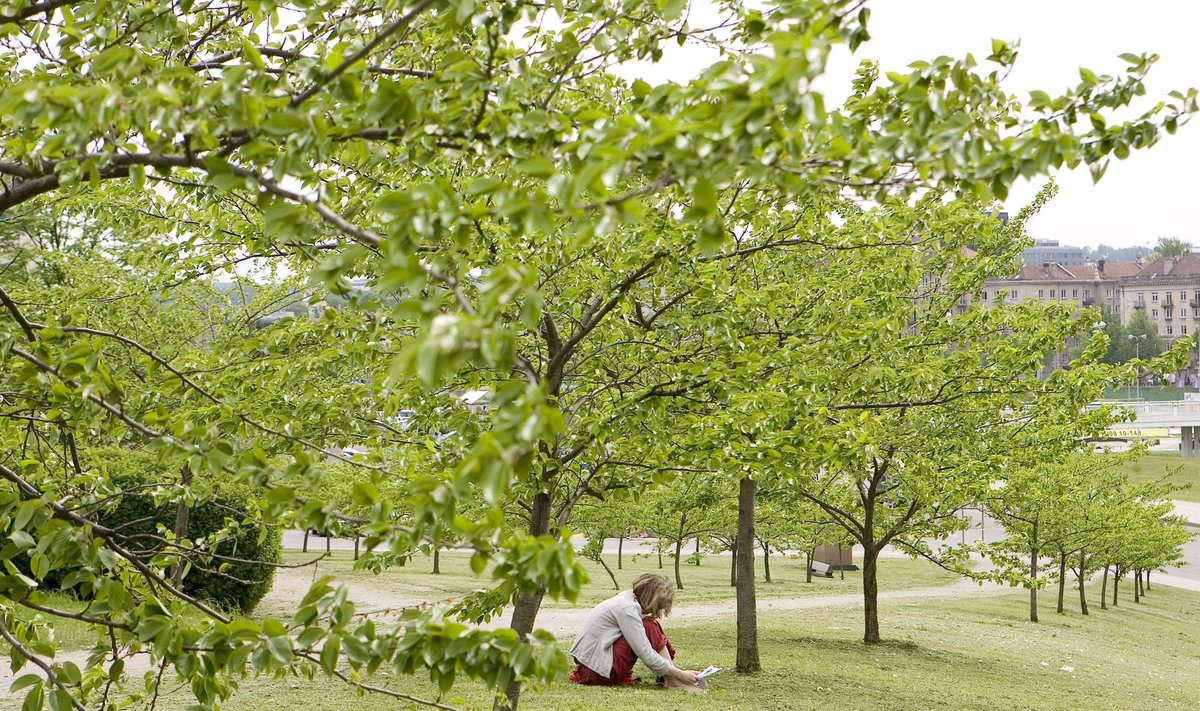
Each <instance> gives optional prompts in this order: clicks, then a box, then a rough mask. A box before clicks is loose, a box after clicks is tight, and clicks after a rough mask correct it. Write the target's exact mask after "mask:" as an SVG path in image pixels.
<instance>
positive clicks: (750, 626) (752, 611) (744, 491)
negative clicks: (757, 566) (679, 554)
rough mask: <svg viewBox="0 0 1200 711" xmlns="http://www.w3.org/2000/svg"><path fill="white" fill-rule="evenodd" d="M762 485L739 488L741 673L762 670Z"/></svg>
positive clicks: (744, 482)
mask: <svg viewBox="0 0 1200 711" xmlns="http://www.w3.org/2000/svg"><path fill="white" fill-rule="evenodd" d="M757 490H758V482H756V481H755V480H754V479H751V478H750V477H742V480H741V483H740V485H739V487H738V535H737V671H738V673H739V674H749V673H752V672H757V671H760V670H761V669H762V663H761V662H760V661H759V658H758V609H757V603H756V601H755V598H754V498H755V494H756V492H757Z"/></svg>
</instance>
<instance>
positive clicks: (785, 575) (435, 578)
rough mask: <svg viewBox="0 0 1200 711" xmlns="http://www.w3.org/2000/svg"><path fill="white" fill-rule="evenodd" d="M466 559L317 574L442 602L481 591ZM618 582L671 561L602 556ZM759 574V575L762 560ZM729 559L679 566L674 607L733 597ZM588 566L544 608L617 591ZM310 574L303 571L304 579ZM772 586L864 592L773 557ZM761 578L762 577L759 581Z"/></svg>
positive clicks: (932, 576)
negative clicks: (562, 597) (570, 592)
mask: <svg viewBox="0 0 1200 711" xmlns="http://www.w3.org/2000/svg"><path fill="white" fill-rule="evenodd" d="M284 557H285V559H286V560H287V562H289V563H296V562H300V561H302V560H311V559H312V558H313V556H312V555H311V554H310V555H308V556H305V554H302V553H299V552H296V551H288V552H285V554H284ZM469 560H470V557H469V556H468V555H466V554H464V553H459V552H446V553H443V554H442V556H441V571H442V572H441V574H439V575H432V574H430V573H429V571H430V570H431V569H432V563H431V562H430V560H429V559H427V558H416V559H414V560H413V561H412V562H410V563H409V564H408V565H406V566H405V567H403V568H393V569H390V570H387V571H384V572H383V573H381V574H380V575H374V574H372V573H369V572H363V571H356V570H353V562H352V560H351V558H350V556H349V554H348V553H347V552H345V551H334V554H333V556H332V557H331V558H327V559H324V560H322V561H320V563H319V568H318V570H317V573H318V575H334V576H336V577H338V578H339V579H341V580H345V581H347V582H352V583H353V584H355V585H357V586H362V587H370V588H377V589H381V590H387V591H389V592H391V593H392V594H395V595H397V596H400V597H412V598H420V599H424V600H429V601H435V600H442V599H445V598H447V597H459V596H462V595H464V594H466V593H468V592H470V591H472V590H476V589H478V588H481V587H485V586H486V585H487V584H488V583H489V581H490V578H489V577H487V576H488V573H485V576H484V577H482V578H477V577H475V576H474V575H473V574H472V573H471V572H470V568H469V566H468V561H469ZM605 560H606V561H607V562H608V565H609V567H610V568H612V570H613V573H614V574H615V575H616V577H617V581H618V582H619V583H620V584H621V585H622V589H626V588H628V587H629V585H630V584H631V583H632V582H633V579H634V578H636V577H637V576H638V575H640V574H642V573H660V574H662V575H665V576H667V578H668V579H670V580H671V581H672V582H674V579H675V578H674V575H675V573H674V569H673V567H672V560H671V559H670V558H664V561H663V564H664V567H663V569H662V570H659V568H658V561H657V559H656V558H652V557H645V556H642V557H638V558H637V559H632V556H628V555H626V556H625V558H624V568H623V569H622V570H618V569H617V563H616V556H605ZM758 560H759V566H760V567H759V570H760V572H761V556H759V558H758ZM729 561H730V558H729V556H712V557H706V558H705V559H704V560H703V562H702V563H701V564H700V565H699V566H695V565H687V564H684V565H683V566H681V570H680V577H682V578H683V584H684V589H683V590H680V591H678V592H677V593H676V598H675V600H676V603H677V604H679V605H689V604H700V603H705V602H714V601H718V600H728V599H730V598H731V597H733V588H732V587H730V585H729ZM581 562H583V564H584V567H585V568H587V571H588V575H589V576H590V578H591V580H590V582H589V583H588V584H587V585H586V586H585V587H584V590H583V593H582V594H581V595H580V597H579V600H578V601H577V602H575V603H570V602H567V601H555V600H551V599H549V598H547V599H546V601H545V602H544V603H543V605H544V606H545V607H547V608H568V607H589V608H590V607H592V606H594V605H595V604H596V603H598V602H600V601H601V600H604V599H607V598H609V597H611V596H612V595H614V594H615V593H616V590H615V589H614V588H613V585H612V580H611V579H610V578H609V577H608V574H607V573H605V572H604V570H603V569H602V568H601V567H600V566H599V565H598V564H596V563H593V562H592V561H589V560H583V559H581ZM879 574H880V579H881V580H883V581H886V582H885V584H886V585H888V586H889V589H893V590H896V589H901V588H918V587H930V586H938V585H948V584H950V583H952V582H954V580H955V579H956V578H955V576H954V575H952V574H950V573H947V572H945V571H943V570H941V569H939V568H937V567H934V566H932V565H928V564H926V563H921V562H916V561H912V560H908V559H884V560H881V561H880V573H879ZM311 575H312V573H310V572H307V569H306V572H305V576H306V577H310V576H311ZM771 579H772V580H773V581H774V582H772V583H770V584H767V583H760V587H759V590H758V597H759V598H766V599H769V598H782V597H787V598H794V597H807V596H810V595H833V594H838V593H855V592H859V591H861V590H862V578H861V577H860V576H859V575H858V574H857V573H856V572H853V571H851V572H848V573H847V574H846V577H845V580H843V579H841V577H839V576H838V574H836V573H835V574H834V577H833V578H814V579H813V582H812V583H811V584H808V583H805V582H804V565H803V562H801V561H798V560H796V559H793V558H783V557H781V556H775V555H773V556H771ZM760 580H761V577H760Z"/></svg>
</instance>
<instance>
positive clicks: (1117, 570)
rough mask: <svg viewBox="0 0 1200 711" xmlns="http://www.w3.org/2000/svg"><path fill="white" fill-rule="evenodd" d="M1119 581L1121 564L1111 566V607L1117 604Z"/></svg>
mask: <svg viewBox="0 0 1200 711" xmlns="http://www.w3.org/2000/svg"><path fill="white" fill-rule="evenodd" d="M1120 583H1121V566H1120V565H1115V566H1113V607H1116V606H1117V585H1119V584H1120Z"/></svg>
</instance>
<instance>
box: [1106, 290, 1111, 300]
mask: <svg viewBox="0 0 1200 711" xmlns="http://www.w3.org/2000/svg"><path fill="white" fill-rule="evenodd" d="M1104 298H1106V299H1111V298H1112V289H1105V290H1104Z"/></svg>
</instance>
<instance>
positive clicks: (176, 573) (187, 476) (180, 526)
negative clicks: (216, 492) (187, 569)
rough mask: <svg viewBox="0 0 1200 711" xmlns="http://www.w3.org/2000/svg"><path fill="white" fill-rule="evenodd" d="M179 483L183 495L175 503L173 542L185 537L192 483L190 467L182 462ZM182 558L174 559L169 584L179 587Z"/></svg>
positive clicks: (182, 566) (181, 579)
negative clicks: (188, 496)
mask: <svg viewBox="0 0 1200 711" xmlns="http://www.w3.org/2000/svg"><path fill="white" fill-rule="evenodd" d="M179 483H180V484H182V485H183V488H184V490H185V491H184V496H183V498H181V499H180V500H179V503H178V504H176V505H175V530H174V531H173V532H174V534H175V543H177V544H178V543H179V542H180V541H182V540H183V539H185V538H187V530H188V505H187V491H186V490H187V489H188V487H190V486H191V485H192V468H191V467H189V466H188V465H186V464H184V465H183V466H182V467H181V468H180V469H179ZM183 568H184V565H183V559H182V558H180V559H179V560H178V561H176V563H175V565H173V566H171V584H172V585H174V586H175V587H179V586H180V585H181V584H182V583H183Z"/></svg>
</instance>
